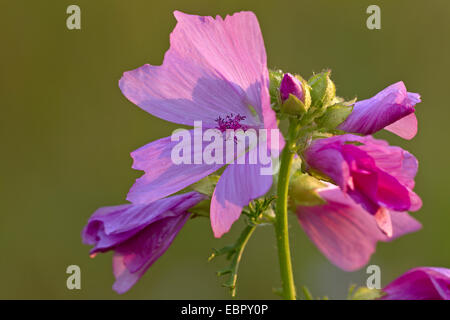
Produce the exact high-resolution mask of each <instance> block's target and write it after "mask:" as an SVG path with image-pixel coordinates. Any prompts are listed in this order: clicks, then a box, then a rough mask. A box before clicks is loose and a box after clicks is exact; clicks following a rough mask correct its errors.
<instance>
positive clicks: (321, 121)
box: [316, 104, 353, 130]
mask: <svg viewBox="0 0 450 320" xmlns="http://www.w3.org/2000/svg"><path fill="white" fill-rule="evenodd" d="M352 110H353V106H346V105H343V104H335V105H334V106H331V107H328V108H327V110H326V111H325V113H324V115H323V116H321V117H320V118H318V119H316V124H317V125H318V126H319V128H321V129H326V130H333V129H336V128H337V127H338V126H339V125H340V124H341V123H342V122H344V121H345V119H347V117H348V116H349V115H350V113H352Z"/></svg>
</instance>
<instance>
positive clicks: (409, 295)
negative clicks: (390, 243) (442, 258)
mask: <svg viewBox="0 0 450 320" xmlns="http://www.w3.org/2000/svg"><path fill="white" fill-rule="evenodd" d="M383 291H384V292H385V293H386V295H385V296H384V297H383V298H382V299H384V300H450V269H446V268H435V267H418V268H414V269H411V270H409V271H407V272H406V273H404V274H403V275H401V276H400V277H398V278H397V279H395V280H394V281H392V282H391V283H390V284H388V285H387V286H386V287H385V288H384V289H383Z"/></svg>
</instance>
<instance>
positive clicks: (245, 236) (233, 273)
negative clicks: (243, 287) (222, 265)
mask: <svg viewBox="0 0 450 320" xmlns="http://www.w3.org/2000/svg"><path fill="white" fill-rule="evenodd" d="M255 229H256V225H254V226H246V227H245V229H244V230H243V231H242V233H241V235H240V236H239V239H238V240H237V241H236V244H235V245H234V246H233V247H232V248H231V250H230V252H229V253H228V256H229V257H232V260H231V264H230V266H229V267H228V268H226V269H225V270H222V271H219V272H217V275H218V276H222V275H225V274H230V277H229V279H228V281H227V282H226V283H224V284H223V285H224V286H225V287H228V288H230V290H231V296H232V297H233V298H234V297H235V296H236V282H237V274H238V269H239V263H240V262H241V258H242V254H243V252H244V249H245V246H246V245H247V242H248V240H249V239H250V237H251V235H252V233H253V231H255ZM212 258H214V256H212Z"/></svg>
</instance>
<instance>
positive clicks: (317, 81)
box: [308, 71, 336, 109]
mask: <svg viewBox="0 0 450 320" xmlns="http://www.w3.org/2000/svg"><path fill="white" fill-rule="evenodd" d="M330 73H331V71H325V72H321V73H318V74H315V75H314V76H312V77H311V78H310V79H309V80H308V84H309V85H310V86H311V100H312V101H311V104H312V106H314V107H315V108H317V109H324V108H326V107H328V106H329V105H331V104H332V103H333V101H334V98H335V97H336V87H335V85H334V83H333V81H331V79H330Z"/></svg>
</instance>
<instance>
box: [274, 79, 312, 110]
mask: <svg viewBox="0 0 450 320" xmlns="http://www.w3.org/2000/svg"><path fill="white" fill-rule="evenodd" d="M280 98H281V102H282V106H281V110H282V111H283V112H284V113H287V114H290V115H303V114H305V113H306V112H307V111H308V108H309V106H310V104H311V96H310V93H309V86H308V84H307V83H306V81H304V80H303V79H301V78H300V77H298V76H293V75H292V74H290V73H286V74H284V76H283V80H281V84H280Z"/></svg>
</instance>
